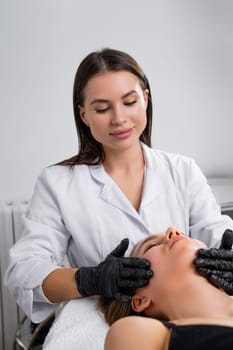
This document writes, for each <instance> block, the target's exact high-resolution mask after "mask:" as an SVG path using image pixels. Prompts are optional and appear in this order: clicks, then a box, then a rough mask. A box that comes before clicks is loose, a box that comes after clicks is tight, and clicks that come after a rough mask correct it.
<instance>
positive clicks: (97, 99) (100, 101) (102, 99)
mask: <svg viewBox="0 0 233 350" xmlns="http://www.w3.org/2000/svg"><path fill="white" fill-rule="evenodd" d="M94 103H109V101H108V100H106V99H104V98H96V99H95V100H93V101H91V103H90V105H93V104H94Z"/></svg>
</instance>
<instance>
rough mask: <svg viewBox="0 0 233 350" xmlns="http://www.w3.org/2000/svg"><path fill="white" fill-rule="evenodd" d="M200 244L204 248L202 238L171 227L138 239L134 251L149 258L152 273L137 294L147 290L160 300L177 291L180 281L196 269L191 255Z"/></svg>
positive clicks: (139, 255)
mask: <svg viewBox="0 0 233 350" xmlns="http://www.w3.org/2000/svg"><path fill="white" fill-rule="evenodd" d="M200 248H206V246H205V244H204V243H203V242H201V241H198V240H195V239H191V238H189V237H187V236H185V235H183V234H182V233H181V232H180V231H179V230H177V229H176V228H174V227H169V228H168V229H167V231H166V232H165V233H159V234H156V235H152V236H150V237H148V238H147V239H145V240H143V241H141V242H139V243H138V244H137V246H136V247H135V249H134V254H133V255H134V256H135V255H136V256H138V257H143V258H145V259H148V260H149V261H150V263H151V270H152V271H153V276H152V277H151V279H150V281H149V284H148V285H147V286H146V287H144V288H141V290H140V289H138V291H137V292H136V294H137V293H138V292H139V294H140V293H142V294H143V293H144V292H146V295H148V296H149V297H150V298H151V299H153V300H154V301H155V300H156V299H157V300H158V304H159V300H160V301H161V300H162V298H167V297H169V294H170V293H172V292H174V291H179V288H180V287H181V285H182V284H183V282H185V280H186V279H187V278H190V277H191V276H192V274H193V273H195V268H194V265H193V259H194V258H195V256H196V253H197V250H198V249H200Z"/></svg>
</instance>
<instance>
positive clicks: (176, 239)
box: [169, 237, 184, 250]
mask: <svg viewBox="0 0 233 350" xmlns="http://www.w3.org/2000/svg"><path fill="white" fill-rule="evenodd" d="M181 239H184V237H177V238H174V239H173V240H172V241H171V243H170V245H169V250H170V249H172V247H173V246H174V245H175V244H176V243H177V242H179V241H180V240H181Z"/></svg>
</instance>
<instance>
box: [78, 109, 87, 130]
mask: <svg viewBox="0 0 233 350" xmlns="http://www.w3.org/2000/svg"><path fill="white" fill-rule="evenodd" d="M78 109H79V115H80V118H81V119H82V121H83V122H84V124H86V125H87V126H89V123H88V121H87V118H86V113H85V109H84V108H83V107H81V106H78Z"/></svg>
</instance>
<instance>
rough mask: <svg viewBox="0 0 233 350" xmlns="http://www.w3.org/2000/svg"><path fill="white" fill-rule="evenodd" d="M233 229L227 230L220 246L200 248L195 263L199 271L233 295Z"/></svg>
mask: <svg viewBox="0 0 233 350" xmlns="http://www.w3.org/2000/svg"><path fill="white" fill-rule="evenodd" d="M232 245H233V231H232V230H226V231H225V232H224V234H223V236H222V241H221V245H220V248H211V249H199V250H198V253H197V257H196V259H195V260H194V264H195V266H196V268H197V271H198V272H199V273H200V274H201V275H202V276H204V277H206V278H207V279H208V280H209V281H210V282H211V283H212V284H214V285H215V286H216V287H218V288H221V289H223V290H224V291H225V292H226V293H227V294H229V295H233V250H232Z"/></svg>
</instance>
